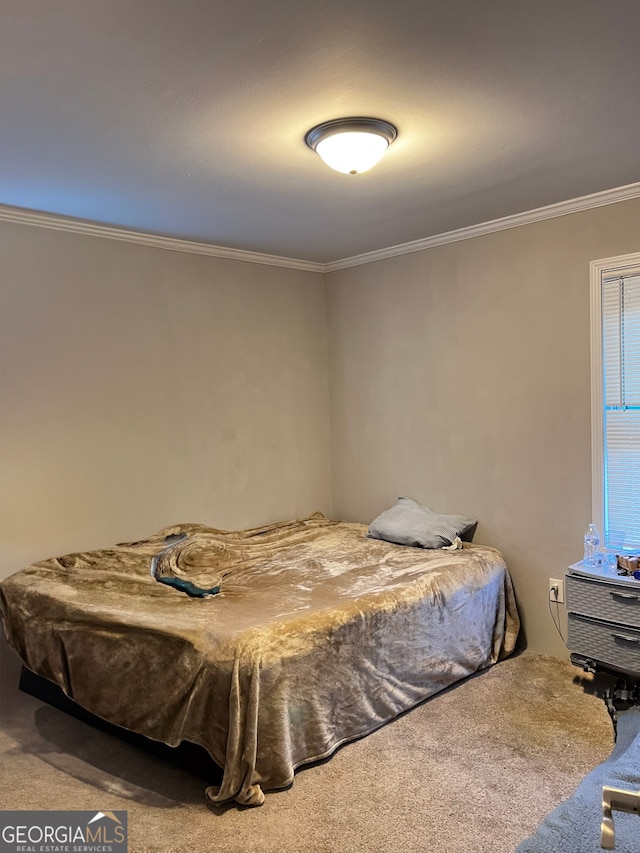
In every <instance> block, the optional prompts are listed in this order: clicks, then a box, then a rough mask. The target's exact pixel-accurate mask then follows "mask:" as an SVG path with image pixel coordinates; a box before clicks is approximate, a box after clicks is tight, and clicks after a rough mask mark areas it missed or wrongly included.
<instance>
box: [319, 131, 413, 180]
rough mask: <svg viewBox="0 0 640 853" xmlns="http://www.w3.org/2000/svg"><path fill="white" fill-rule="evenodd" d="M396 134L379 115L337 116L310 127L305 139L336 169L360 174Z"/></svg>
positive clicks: (377, 159)
mask: <svg viewBox="0 0 640 853" xmlns="http://www.w3.org/2000/svg"><path fill="white" fill-rule="evenodd" d="M397 135H398V131H397V130H396V129H395V127H394V126H393V125H392V124H389V122H388V121H383V119H380V118H337V119H333V121H325V122H323V123H322V124H318V125H316V127H312V128H311V130H310V131H309V132H308V133H307V135H306V136H305V138H304V141H305V142H306V143H307V145H308V146H309V148H312V149H313V150H314V151H315V152H316V154H318V156H319V157H321V158H322V160H324V162H325V163H326V164H327V166H330V167H331V168H332V169H335V170H336V172H343V173H344V174H345V175H359V174H360V172H366V171H367V170H368V169H370V168H371V167H372V166H375V165H376V163H377V162H379V160H381V159H382V156H383V154H384V152H385V151H386V150H387V148H388V147H389V146H390V145H391V143H392V142H393V140H394V139H395V138H396V136H397Z"/></svg>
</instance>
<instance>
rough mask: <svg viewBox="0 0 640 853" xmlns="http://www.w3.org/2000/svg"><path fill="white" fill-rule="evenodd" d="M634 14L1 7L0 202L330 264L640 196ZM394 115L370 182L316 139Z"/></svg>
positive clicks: (288, 1)
mask: <svg viewBox="0 0 640 853" xmlns="http://www.w3.org/2000/svg"><path fill="white" fill-rule="evenodd" d="M638 32H640V2H638V0H610V2H605V0H393V2H389V0H384V2H383V1H382V0H322V2H318V0H313V2H311V0H236V2H222V0H218V2H215V0H56V2H55V3H53V2H51V0H0V204H3V205H11V206H17V207H20V208H27V209H31V210H36V211H43V212H49V213H55V214H61V215H64V216H71V217H77V218H80V219H85V220H90V221H94V222H97V223H102V224H108V225H114V226H118V227H120V228H124V229H131V230H134V231H141V232H148V233H151V234H157V235H165V236H169V237H176V238H183V239H188V240H194V241H202V242H206V243H210V244H213V245H216V246H221V247H231V248H234V249H240V250H245V251H252V252H260V253H266V254H271V255H277V256H282V257H288V258H297V259H302V260H306V261H310V262H318V263H323V264H326V263H329V262H332V261H336V260H338V259H342V258H349V257H353V256H355V255H359V254H362V253H367V252H373V251H375V250H379V249H383V248H386V247H391V246H395V245H397V244H401V243H406V242H410V241H415V240H421V239H424V238H427V237H430V236H431V235H436V234H442V233H444V232H448V231H451V230H454V229H460V228H466V227H469V226H472V225H475V224H477V223H482V222H487V221H490V220H493V219H498V218H502V217H508V216H512V215H514V214H518V213H521V212H523V211H528V210H532V209H535V208H539V207H543V206H546V205H552V204H556V203H558V202H562V201H565V200H567V199H574V198H577V197H580V196H584V195H587V194H591V193H597V192H601V191H604V190H608V189H611V188H614V187H621V186H625V185H627V184H631V183H635V182H637V181H639V180H640V50H639V49H638ZM350 115H365V116H373V117H379V118H384V119H386V120H388V121H390V122H392V123H393V124H395V125H396V127H397V128H398V138H397V140H396V141H395V142H394V144H393V145H392V146H391V148H390V149H389V151H388V153H387V155H386V156H385V158H384V159H383V160H382V162H381V163H380V164H379V165H378V166H376V167H375V169H373V170H372V171H371V172H368V173H366V174H363V175H356V176H352V175H342V174H338V173H336V172H332V171H331V170H329V169H328V168H327V167H326V166H325V165H324V164H323V163H322V161H321V160H320V159H319V157H318V156H317V155H316V154H314V153H313V152H312V151H311V150H310V149H309V148H307V147H306V145H305V143H304V135H305V132H306V131H307V130H308V129H309V128H311V127H312V126H313V125H315V124H318V123H319V122H322V121H325V120H328V119H332V118H338V117H343V116H350Z"/></svg>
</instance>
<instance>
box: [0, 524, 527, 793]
mask: <svg viewBox="0 0 640 853" xmlns="http://www.w3.org/2000/svg"><path fill="white" fill-rule="evenodd" d="M366 531H367V528H366V527H365V526H364V525H360V524H347V523H344V522H338V521H331V520H328V519H325V518H324V517H323V516H322V515H320V514H315V515H312V516H310V517H309V518H306V519H302V520H294V521H288V522H281V523H277V524H273V525H268V526H266V527H261V528H256V529H253V530H245V531H236V532H234V531H223V530H216V529H214V528H211V527H206V526H204V525H199V524H183V525H176V526H175V527H170V528H165V529H164V530H161V531H160V532H159V533H157V534H155V535H154V536H152V537H150V538H149V539H145V540H143V541H141V542H134V543H125V544H121V545H117V546H115V547H114V548H112V549H109V550H100V551H93V552H88V553H78V554H71V555H68V556H65V557H59V558H54V559H50V560H43V561H41V562H38V563H35V564H34V565H32V566H30V567H28V568H26V569H23V570H21V571H19V572H17V573H16V574H14V575H12V576H11V577H9V578H7V579H6V580H4V581H2V583H0V607H1V611H2V617H3V625H4V629H5V633H6V635H7V638H8V640H9V642H10V644H11V645H12V646H13V647H14V648H15V649H16V651H17V652H18V654H19V655H20V656H21V658H22V659H23V661H24V662H25V664H26V665H27V666H28V667H29V668H30V669H32V670H33V671H34V672H36V673H37V674H39V675H42V676H44V677H46V678H48V679H50V680H52V681H54V682H55V683H57V684H58V685H60V686H61V687H62V688H63V690H64V691H65V693H66V694H67V695H68V696H70V697H71V698H72V699H74V700H75V701H76V702H78V703H79V704H80V705H82V706H83V707H85V708H87V709H88V710H89V711H92V712H93V713H94V714H97V715H99V716H100V717H103V718H104V719H106V720H109V721H110V722H113V723H116V724H117V725H119V726H124V727H125V728H127V729H131V730H133V731H136V732H139V733H141V734H144V735H147V736H148V737H150V738H153V739H156V740H160V741H164V742H165V743H168V744H171V745H174V746H175V745H177V744H179V743H180V742H181V741H182V740H187V741H191V742H193V743H197V744H200V745H202V746H203V747H205V748H206V749H207V750H208V751H209V753H210V754H211V756H212V757H213V759H214V760H215V761H216V762H217V763H218V764H219V765H220V766H221V767H223V768H224V778H223V781H222V785H221V786H220V788H219V789H218V788H215V789H214V788H208V789H207V796H208V797H209V798H210V799H211V800H212V801H214V802H222V801H225V800H228V799H232V798H233V799H235V800H237V801H238V802H240V803H245V804H251V805H259V804H260V803H262V801H263V799H264V794H263V791H265V790H269V789H276V788H282V787H285V786H287V785H289V784H290V783H291V782H292V780H293V775H294V770H295V768H296V767H298V766H300V765H301V764H304V763H307V762H310V761H314V760H316V759H319V758H322V757H325V756H327V755H329V754H331V752H333V751H334V750H335V749H336V747H337V746H339V745H340V744H342V743H344V742H346V741H349V740H352V739H354V738H357V737H360V736H362V735H364V734H367V733H368V732H371V731H372V730H374V729H375V728H377V727H378V726H380V725H381V724H383V723H385V722H386V721H388V720H390V719H391V718H393V717H395V716H396V715H397V714H399V713H400V712H402V711H404V710H406V709H408V708H410V707H412V706H413V705H415V704H416V703H418V702H420V701H422V700H423V699H425V698H427V697H428V696H430V695H432V694H434V693H436V692H438V691H439V690H441V689H443V688H445V687H447V686H448V685H450V684H452V683H453V682H455V681H457V680H459V679H461V678H463V677H465V676H467V675H469V674H470V673H473V672H476V671H477V670H479V669H482V668H483V667H486V666H489V665H490V664H492V663H494V662H495V661H497V660H498V659H499V658H500V657H501V656H504V655H506V654H508V653H510V652H511V651H512V650H513V648H514V644H515V640H516V636H517V633H518V628H519V620H518V615H517V611H516V605H515V600H514V595H513V590H512V586H511V580H510V577H509V574H508V572H507V570H506V567H505V564H504V561H503V559H502V557H501V555H500V553H499V552H498V551H496V550H495V549H492V548H489V547H485V546H476V545H467V544H465V546H464V549H463V550H459V551H425V550H423V549H420V548H411V547H406V546H401V545H392V544H389V543H386V542H382V541H380V540H374V539H368V538H367V537H366ZM176 533H184V534H187V535H186V538H184V539H183V540H182V541H180V542H177V544H171V543H173V542H175V540H172V539H167V537H169V536H171V535H172V534H176ZM167 543H170V545H169V550H166V549H167V547H168V546H167ZM160 552H164V553H163V554H162V556H161V558H160V563H161V564H162V565H163V566H164V569H165V571H167V572H169V573H174V574H175V575H176V576H179V577H183V578H185V579H188V580H190V581H192V582H193V583H195V584H197V585H198V586H204V587H212V586H215V585H216V584H218V583H219V584H220V586H221V592H220V593H219V594H218V595H215V596H213V597H211V598H191V597H189V596H187V595H185V594H184V593H183V592H180V591H178V590H176V589H173V588H171V587H168V586H165V585H164V584H162V583H159V582H158V581H157V580H156V579H155V578H154V577H152V575H151V571H150V566H151V562H152V558H153V557H154V556H155V555H158V554H160ZM156 562H158V561H156Z"/></svg>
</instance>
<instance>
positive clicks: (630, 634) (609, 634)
mask: <svg viewBox="0 0 640 853" xmlns="http://www.w3.org/2000/svg"><path fill="white" fill-rule="evenodd" d="M568 628H569V636H568V644H569V648H570V649H571V651H572V652H574V653H575V654H579V655H584V657H586V658H593V660H596V661H599V662H602V663H604V664H609V666H612V667H615V668H616V669H621V670H623V671H625V672H629V673H634V674H639V675H640V628H637V629H633V628H627V627H622V626H619V625H616V624H614V623H612V622H603V621H601V620H599V619H591V618H589V617H585V616H578V615H577V614H576V613H569V618H568Z"/></svg>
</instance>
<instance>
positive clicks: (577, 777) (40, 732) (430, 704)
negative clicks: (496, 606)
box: [0, 644, 613, 853]
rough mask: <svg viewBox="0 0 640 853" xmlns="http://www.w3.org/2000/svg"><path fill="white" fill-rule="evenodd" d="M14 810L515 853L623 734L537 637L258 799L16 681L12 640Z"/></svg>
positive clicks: (8, 750)
mask: <svg viewBox="0 0 640 853" xmlns="http://www.w3.org/2000/svg"><path fill="white" fill-rule="evenodd" d="M0 659H1V662H2V671H1V673H0V675H1V679H0V683H1V693H0V696H1V702H2V704H1V707H0V724H1V729H0V766H1V768H2V786H1V790H0V808H2V809H83V810H94V809H95V810H96V811H98V810H101V811H106V810H117V809H125V810H127V811H128V820H129V850H130V853H200V851H202V852H203V853H204V851H210V850H211V851H216V853H252V852H253V851H256V853H257V851H260V853H333V851H344V853H365V851H366V853H371V851H384V853H396V851H397V853H400V851H403V853H414V851H415V853H418V851H442V853H480V851H486V853H513V851H514V850H515V848H516V847H517V845H518V844H519V843H520V842H521V841H522V840H523V839H524V838H526V837H527V836H529V835H530V834H531V833H532V832H533V831H534V830H535V828H536V827H537V826H538V824H539V823H540V821H541V820H542V818H543V817H544V816H545V815H546V814H547V812H549V811H550V810H551V809H553V808H554V807H555V806H556V805H558V803H560V802H561V801H562V800H563V799H565V798H566V797H568V796H569V795H570V794H571V793H572V792H573V790H574V789H575V788H576V786H577V785H578V783H579V782H580V781H581V779H582V778H583V777H584V776H585V774H587V773H588V772H589V771H590V770H592V769H593V768H594V767H595V766H596V765H597V764H599V763H600V762H602V761H604V759H605V758H606V757H607V756H608V755H609V753H610V752H611V749H612V747H613V727H612V724H611V720H610V718H609V715H608V713H607V711H606V708H605V705H604V703H603V702H602V700H601V699H600V698H598V697H597V696H596V695H594V689H595V685H594V682H593V681H592V680H591V678H590V677H589V676H586V675H584V674H583V673H582V672H581V671H580V670H578V669H576V668H575V667H572V666H571V665H570V664H568V663H565V662H564V661H559V660H557V659H555V658H550V657H544V656H540V655H535V654H531V653H529V652H524V653H522V654H520V655H519V656H515V657H512V658H509V659H507V660H506V661H503V662H501V663H499V664H498V665H496V666H495V667H493V668H492V669H490V670H488V671H485V672H484V673H481V674H479V675H477V676H474V677H472V678H470V679H468V680H467V681H465V682H463V683H461V684H459V685H457V686H455V687H453V688H451V689H449V690H447V691H445V692H444V693H441V694H440V695H438V696H436V697H433V698H432V699H430V700H429V701H427V702H425V703H423V704H422V705H421V706H419V707H418V708H415V709H413V710H412V711H410V712H408V713H407V714H405V715H403V716H402V717H401V718H399V719H397V720H395V721H393V722H392V723H390V724H388V725H386V726H384V727H383V728H381V729H380V730H378V731H377V732H374V733H373V734H372V735H369V736H368V737H366V738H364V739H362V740H360V741H358V742H356V743H352V744H349V745H347V746H345V747H344V748H342V749H341V750H339V751H338V752H337V753H336V754H335V755H334V756H333V757H332V758H331V759H330V760H328V761H326V762H325V763H323V764H320V765H317V766H315V767H312V768H307V769H305V770H302V771H300V772H299V773H298V774H297V776H296V779H295V781H294V783H293V785H292V787H291V788H290V789H288V790H286V791H283V792H278V793H272V794H268V795H267V799H266V802H265V804H264V806H262V807H260V808H257V809H241V808H237V807H233V806H232V807H228V808H225V809H220V810H215V811H214V810H213V809H212V808H208V807H207V805H205V800H204V796H203V789H204V784H205V783H204V782H203V781H202V780H201V779H200V778H198V777H195V776H191V775H189V774H188V773H187V772H185V771H182V770H179V769H176V768H175V767H173V766H170V765H168V764H166V763H164V762H163V761H162V760H160V759H158V758H155V757H152V756H150V755H148V754H147V753H145V752H142V751H140V750H138V749H136V748H135V747H132V746H130V745H127V744H124V743H122V742H121V741H119V740H118V739H116V738H113V737H111V736H110V735H107V734H104V733H102V732H99V731H96V730H95V729H93V728H91V727H90V726H87V725H86V724H84V723H81V722H79V721H78V720H75V719H72V718H70V717H68V716H66V715H65V714H63V713H62V712H60V711H57V710H55V709H53V708H51V707H49V706H47V705H44V704H43V703H42V702H39V701H38V700H36V699H34V698H32V697H30V696H27V695H25V694H23V693H20V692H19V691H18V690H17V682H18V670H19V665H18V661H17V659H16V658H15V656H14V655H13V653H11V652H10V651H9V650H8V649H7V648H6V646H4V644H2V646H1V647H0Z"/></svg>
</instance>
